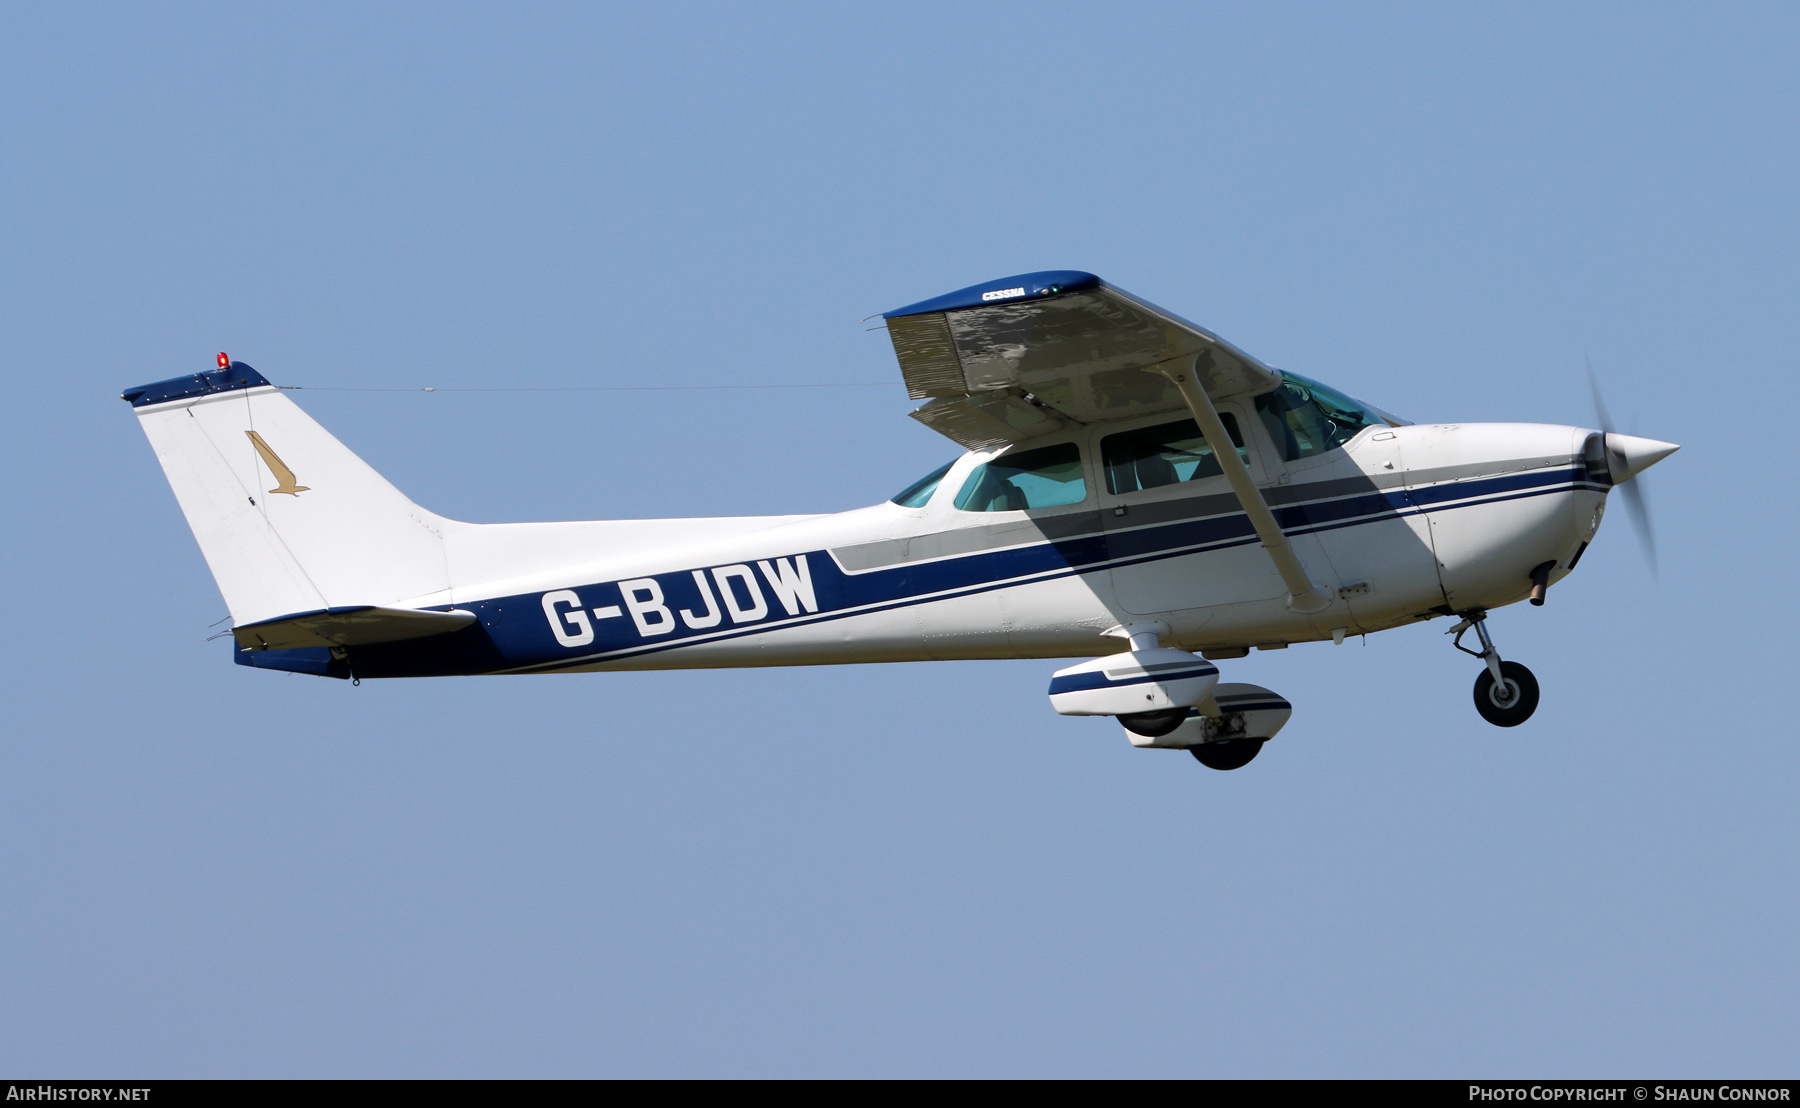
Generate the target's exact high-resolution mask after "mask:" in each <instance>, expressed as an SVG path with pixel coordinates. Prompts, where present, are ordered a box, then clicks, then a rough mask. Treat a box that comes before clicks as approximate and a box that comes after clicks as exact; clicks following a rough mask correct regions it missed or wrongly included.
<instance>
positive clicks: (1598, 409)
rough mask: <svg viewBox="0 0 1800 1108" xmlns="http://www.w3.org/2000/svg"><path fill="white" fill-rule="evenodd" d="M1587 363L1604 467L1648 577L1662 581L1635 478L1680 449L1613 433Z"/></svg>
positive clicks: (1639, 482)
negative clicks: (1617, 491)
mask: <svg viewBox="0 0 1800 1108" xmlns="http://www.w3.org/2000/svg"><path fill="white" fill-rule="evenodd" d="M1583 359H1584V360H1585V361H1586V362H1587V375H1588V387H1589V388H1590V389H1592V390H1593V393H1594V417H1595V418H1596V419H1597V420H1599V422H1600V430H1601V432H1602V433H1603V434H1604V435H1605V443H1606V467H1607V469H1608V470H1610V471H1611V473H1612V478H1613V485H1614V486H1615V487H1617V488H1621V489H1623V490H1624V492H1625V509H1626V514H1627V515H1629V516H1631V523H1632V526H1633V528H1634V529H1635V530H1636V531H1637V534H1638V541H1639V542H1640V543H1641V544H1643V547H1644V558H1645V560H1647V561H1648V562H1649V563H1650V575H1651V576H1652V577H1655V578H1657V579H1658V580H1661V577H1660V575H1659V574H1658V572H1657V566H1656V530H1655V528H1654V527H1653V526H1652V525H1651V522H1650V504H1649V501H1648V500H1647V499H1646V497H1645V495H1644V481H1643V478H1642V477H1640V476H1638V475H1639V474H1640V473H1642V472H1643V471H1644V470H1646V469H1649V468H1650V467H1651V466H1653V465H1655V464H1656V463H1657V462H1660V461H1662V460H1663V459H1664V458H1666V457H1668V456H1669V455H1671V454H1673V453H1675V452H1676V451H1677V450H1680V449H1681V448H1680V447H1679V446H1676V445H1675V444H1674V443H1671V442H1658V441H1657V440H1655V439H1642V438H1638V437H1637V436H1636V435H1622V434H1620V433H1619V432H1618V431H1616V430H1614V429H1613V422H1612V417H1611V416H1609V415H1608V414H1607V412H1606V401H1605V400H1603V399H1601V397H1600V379H1599V378H1598V377H1596V376H1595V375H1594V360H1593V359H1592V358H1590V357H1587V356H1586V355H1585V354H1584V355H1583Z"/></svg>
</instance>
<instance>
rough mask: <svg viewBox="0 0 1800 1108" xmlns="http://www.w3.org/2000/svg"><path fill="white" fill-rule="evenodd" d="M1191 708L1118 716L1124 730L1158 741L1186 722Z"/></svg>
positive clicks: (1165, 709) (1166, 709)
mask: <svg viewBox="0 0 1800 1108" xmlns="http://www.w3.org/2000/svg"><path fill="white" fill-rule="evenodd" d="M1191 711H1193V709H1192V708H1164V709H1163V710H1162V711H1160V712H1132V713H1131V714H1130V715H1125V716H1119V717H1118V720H1119V722H1120V723H1122V724H1124V725H1125V730H1127V731H1132V732H1135V733H1137V734H1139V735H1143V736H1144V737H1146V738H1151V739H1160V738H1162V737H1163V736H1164V735H1167V734H1168V733H1169V732H1171V731H1173V730H1175V729H1176V728H1177V727H1180V726H1181V725H1182V724H1183V723H1186V722H1187V718H1188V713H1189V712H1191Z"/></svg>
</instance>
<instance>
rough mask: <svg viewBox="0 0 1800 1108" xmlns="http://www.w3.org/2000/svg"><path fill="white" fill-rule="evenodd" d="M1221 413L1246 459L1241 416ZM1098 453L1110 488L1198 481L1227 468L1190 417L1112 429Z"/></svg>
mask: <svg viewBox="0 0 1800 1108" xmlns="http://www.w3.org/2000/svg"><path fill="white" fill-rule="evenodd" d="M1219 419H1220V420H1221V421H1222V422H1223V423H1224V424H1225V433H1226V434H1228V435H1230V436H1231V442H1232V445H1234V446H1236V447H1237V450H1238V456H1239V457H1240V458H1246V459H1247V458H1248V455H1247V454H1246V452H1245V450H1244V436H1243V434H1242V433H1240V432H1239V431H1238V425H1237V417H1235V416H1233V415H1232V414H1231V413H1230V412H1220V413H1219ZM1100 456H1101V457H1102V458H1103V459H1104V460H1105V462H1106V488H1107V491H1108V492H1112V493H1122V492H1137V491H1138V490H1139V489H1154V488H1160V487H1161V486H1163V485H1177V484H1180V483H1181V482H1183V481H1199V480H1201V479H1203V478H1207V477H1216V476H1218V475H1219V474H1220V473H1221V472H1223V471H1222V470H1220V469H1219V459H1217V458H1215V457H1213V450H1212V446H1211V444H1209V443H1208V442H1207V441H1206V436H1205V435H1202V434H1201V433H1200V425H1199V424H1197V423H1195V422H1194V421H1193V420H1191V419H1179V420H1176V421H1175V422H1174V423H1159V424H1157V425H1156V426H1154V427H1139V428H1138V429H1137V430H1135V431H1121V432H1119V433H1118V434H1116V435H1108V436H1106V437H1105V438H1103V439H1101V440H1100Z"/></svg>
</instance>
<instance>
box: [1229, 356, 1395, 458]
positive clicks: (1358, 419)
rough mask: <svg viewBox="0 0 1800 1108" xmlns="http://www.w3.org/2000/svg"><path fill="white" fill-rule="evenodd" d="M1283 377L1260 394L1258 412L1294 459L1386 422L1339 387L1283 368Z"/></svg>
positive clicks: (1332, 447) (1284, 452) (1330, 447)
mask: <svg viewBox="0 0 1800 1108" xmlns="http://www.w3.org/2000/svg"><path fill="white" fill-rule="evenodd" d="M1281 377H1282V382H1281V387H1280V388H1278V389H1276V390H1275V391H1274V392H1265V393H1263V394H1262V395H1261V396H1259V397H1257V398H1256V412H1257V414H1258V415H1260V416H1262V421H1263V426H1265V427H1267V428H1268V429H1269V437H1271V438H1273V439H1274V440H1275V445H1276V446H1278V447H1280V448H1281V456H1282V457H1283V458H1286V459H1287V460H1288V461H1290V462H1291V461H1293V460H1295V459H1296V458H1310V457H1311V456H1313V455H1314V454H1323V453H1325V451H1327V450H1335V449H1337V448H1338V447H1340V446H1342V445H1344V444H1345V443H1347V442H1349V441H1350V440H1351V439H1353V438H1355V437H1356V434H1357V432H1358V431H1361V430H1362V429H1363V428H1364V427H1380V426H1382V425H1383V424H1384V423H1385V422H1386V421H1385V420H1383V419H1382V418H1381V416H1379V415H1377V414H1376V413H1375V410H1374V409H1373V408H1370V407H1369V406H1368V405H1367V404H1364V403H1362V402H1361V401H1360V400H1352V399H1351V398H1350V397H1348V396H1345V395H1344V394H1343V393H1341V392H1339V391H1337V390H1336V389H1332V388H1327V387H1325V386H1324V385H1321V384H1319V383H1318V382H1317V381H1309V380H1307V379H1306V378H1305V377H1302V376H1300V375H1299V374H1298V373H1287V372H1283V373H1282V375H1281Z"/></svg>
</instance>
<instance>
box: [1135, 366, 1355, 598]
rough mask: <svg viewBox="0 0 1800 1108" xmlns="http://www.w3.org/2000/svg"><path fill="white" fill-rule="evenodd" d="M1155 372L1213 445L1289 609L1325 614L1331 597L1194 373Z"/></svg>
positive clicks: (1161, 369) (1172, 369)
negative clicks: (1277, 518) (1308, 566)
mask: <svg viewBox="0 0 1800 1108" xmlns="http://www.w3.org/2000/svg"><path fill="white" fill-rule="evenodd" d="M1201 357H1205V355H1201ZM1156 372H1158V373H1160V374H1162V375H1163V376H1164V377H1167V378H1168V379H1169V380H1171V381H1173V382H1174V383H1175V387H1176V388H1177V389H1179V390H1180V391H1181V397H1182V399H1183V400H1186V401H1187V405H1188V408H1189V409H1191V410H1192V411H1193V413H1194V419H1195V420H1196V421H1197V422H1198V423H1199V424H1200V433H1201V434H1203V435H1205V436H1206V441H1207V442H1210V443H1212V444H1213V457H1215V458H1217V459H1219V467H1220V468H1221V469H1223V470H1224V471H1225V479H1226V480H1227V481H1230V482H1231V491H1232V492H1234V493H1236V494H1237V499H1238V504H1239V505H1240V506H1241V507H1242V508H1243V509H1244V514H1245V515H1247V516H1249V517H1250V526H1252V527H1254V528H1256V537H1257V538H1259V539H1261V540H1262V545H1263V549H1264V550H1267V551H1268V552H1269V560H1270V561H1272V562H1274V563H1275V569H1276V571H1277V572H1279V573H1280V574H1281V581H1282V583H1283V584H1285V585H1286V586H1287V589H1288V601H1287V606H1288V609H1289V610H1290V611H1294V612H1299V613H1301V614H1311V613H1313V612H1320V611H1324V610H1325V608H1327V607H1328V606H1330V604H1331V597H1330V596H1329V595H1328V594H1326V593H1325V592H1324V591H1323V590H1321V589H1320V588H1319V587H1318V586H1317V585H1315V584H1313V583H1312V579H1311V578H1310V577H1308V576H1307V575H1306V567H1305V566H1302V565H1301V564H1300V559H1299V558H1298V557H1297V556H1295V554H1294V548H1293V547H1292V546H1290V545H1289V544H1288V540H1287V536H1286V535H1284V534H1282V531H1281V525H1280V524H1278V523H1276V522H1275V513H1274V512H1272V511H1270V510H1269V503H1268V501H1266V500H1264V499H1263V495H1262V492H1261V491H1260V490H1259V489H1257V487H1256V482H1255V481H1253V480H1251V479H1250V468H1249V467H1248V466H1246V465H1245V464H1244V459H1242V458H1240V457H1238V452H1237V451H1236V450H1233V449H1232V448H1231V436H1229V435H1227V434H1226V433H1225V424H1224V422H1223V421H1221V420H1220V419H1219V410H1218V409H1217V408H1215V407H1213V402H1212V398H1211V397H1210V396H1207V395H1206V390H1205V389H1203V388H1201V387H1200V382H1199V381H1197V380H1196V379H1195V378H1196V376H1197V375H1196V374H1195V372H1194V371H1193V370H1192V369H1179V368H1176V367H1175V366H1166V367H1159V368H1158V369H1157V370H1156Z"/></svg>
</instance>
